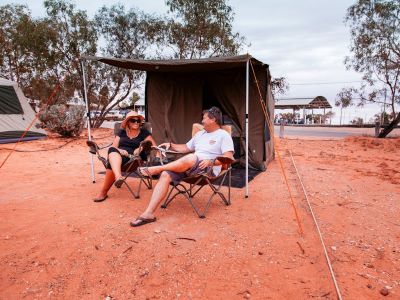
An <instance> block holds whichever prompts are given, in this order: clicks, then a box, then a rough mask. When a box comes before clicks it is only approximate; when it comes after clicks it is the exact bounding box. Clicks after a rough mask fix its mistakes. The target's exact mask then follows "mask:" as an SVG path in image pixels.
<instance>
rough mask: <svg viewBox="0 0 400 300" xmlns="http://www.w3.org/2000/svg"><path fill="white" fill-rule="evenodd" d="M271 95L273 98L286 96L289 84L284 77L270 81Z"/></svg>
mask: <svg viewBox="0 0 400 300" xmlns="http://www.w3.org/2000/svg"><path fill="white" fill-rule="evenodd" d="M271 88H272V95H273V96H274V98H275V97H278V96H282V95H284V94H286V92H287V91H288V90H289V83H288V82H287V79H286V78H285V77H278V78H273V79H272V80H271Z"/></svg>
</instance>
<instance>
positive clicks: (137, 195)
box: [124, 180, 141, 199]
mask: <svg viewBox="0 0 400 300" xmlns="http://www.w3.org/2000/svg"><path fill="white" fill-rule="evenodd" d="M124 183H125V185H126V186H127V188H128V190H129V191H130V192H131V194H132V195H133V197H135V199H139V198H140V185H141V182H139V187H138V189H137V192H136V193H135V192H134V191H133V190H132V189H131V187H130V186H129V184H128V183H127V182H126V180H124Z"/></svg>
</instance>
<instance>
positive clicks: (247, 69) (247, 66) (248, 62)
mask: <svg viewBox="0 0 400 300" xmlns="http://www.w3.org/2000/svg"><path fill="white" fill-rule="evenodd" d="M249 64H250V56H248V58H247V62H246V194H245V198H248V197H249Z"/></svg>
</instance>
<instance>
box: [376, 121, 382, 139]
mask: <svg viewBox="0 0 400 300" xmlns="http://www.w3.org/2000/svg"><path fill="white" fill-rule="evenodd" d="M380 129H381V123H380V122H379V121H376V122H375V137H378V135H379V130H380Z"/></svg>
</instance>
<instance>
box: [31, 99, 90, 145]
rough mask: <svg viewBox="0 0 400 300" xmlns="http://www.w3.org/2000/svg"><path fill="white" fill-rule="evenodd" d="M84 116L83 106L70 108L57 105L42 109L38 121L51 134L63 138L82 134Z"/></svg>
mask: <svg viewBox="0 0 400 300" xmlns="http://www.w3.org/2000/svg"><path fill="white" fill-rule="evenodd" d="M84 114H85V108H84V107H83V106H71V107H70V108H67V106H66V105H63V104H57V105H52V106H50V107H48V108H46V109H44V110H43V111H42V112H41V113H40V115H39V119H40V121H41V122H42V124H43V126H44V127H45V128H47V129H48V130H50V131H51V132H54V133H58V134H60V135H61V136H64V137H71V136H79V134H80V133H81V132H82V129H83V125H84V119H83V116H84Z"/></svg>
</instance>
